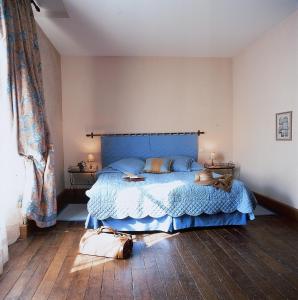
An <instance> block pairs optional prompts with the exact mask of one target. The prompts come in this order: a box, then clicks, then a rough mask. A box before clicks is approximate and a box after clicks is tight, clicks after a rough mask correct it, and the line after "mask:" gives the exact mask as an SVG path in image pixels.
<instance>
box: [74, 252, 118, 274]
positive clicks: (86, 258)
mask: <svg viewBox="0 0 298 300" xmlns="http://www.w3.org/2000/svg"><path fill="white" fill-rule="evenodd" d="M111 260H113V258H106V257H98V256H91V255H83V254H78V255H77V256H76V258H75V260H74V262H73V265H72V268H71V270H70V273H74V272H78V271H81V270H84V269H86V268H90V267H91V266H93V267H94V266H98V265H101V264H104V263H107V262H109V261H111Z"/></svg>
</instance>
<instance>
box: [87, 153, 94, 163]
mask: <svg viewBox="0 0 298 300" xmlns="http://www.w3.org/2000/svg"><path fill="white" fill-rule="evenodd" d="M87 161H88V162H93V161H95V157H94V155H93V154H88V157H87Z"/></svg>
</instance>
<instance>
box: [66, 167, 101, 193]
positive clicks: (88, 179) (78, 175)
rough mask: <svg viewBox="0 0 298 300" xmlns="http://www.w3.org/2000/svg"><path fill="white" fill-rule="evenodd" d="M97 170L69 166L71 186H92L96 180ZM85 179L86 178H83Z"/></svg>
mask: <svg viewBox="0 0 298 300" xmlns="http://www.w3.org/2000/svg"><path fill="white" fill-rule="evenodd" d="M96 172H97V170H95V169H94V170H89V169H85V170H82V171H80V170H78V169H76V168H69V169H68V174H69V183H70V188H71V189H73V188H75V187H83V186H84V187H91V186H92V185H93V184H94V183H95V181H96ZM83 179H84V180H83Z"/></svg>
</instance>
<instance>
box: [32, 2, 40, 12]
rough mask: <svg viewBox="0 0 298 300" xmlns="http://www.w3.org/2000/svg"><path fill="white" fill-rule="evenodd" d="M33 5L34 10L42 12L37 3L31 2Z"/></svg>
mask: <svg viewBox="0 0 298 300" xmlns="http://www.w3.org/2000/svg"><path fill="white" fill-rule="evenodd" d="M31 4H33V6H34V8H35V9H36V11H38V12H40V8H39V6H38V5H37V4H36V2H35V1H33V0H31Z"/></svg>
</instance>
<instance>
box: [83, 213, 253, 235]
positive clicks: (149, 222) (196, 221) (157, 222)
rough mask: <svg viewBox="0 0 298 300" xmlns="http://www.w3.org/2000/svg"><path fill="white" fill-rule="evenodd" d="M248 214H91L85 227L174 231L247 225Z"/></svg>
mask: <svg viewBox="0 0 298 300" xmlns="http://www.w3.org/2000/svg"><path fill="white" fill-rule="evenodd" d="M247 219H248V214H243V213H241V212H238V211H236V212H233V213H218V214H214V215H208V214H201V215H199V216H195V217H194V216H189V215H183V216H181V217H170V216H164V217H161V218H152V217H145V218H142V219H133V218H130V217H129V218H125V219H121V220H120V219H113V218H109V219H106V220H97V219H96V218H95V217H92V216H91V215H90V214H89V215H88V217H87V220H86V224H85V227H86V228H89V229H97V228H99V227H100V226H102V225H104V226H109V227H112V228H114V229H116V230H119V231H164V232H173V231H176V230H182V229H186V228H197V227H209V226H226V225H246V224H247Z"/></svg>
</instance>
